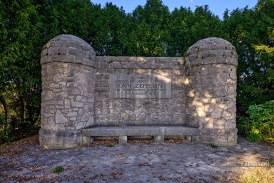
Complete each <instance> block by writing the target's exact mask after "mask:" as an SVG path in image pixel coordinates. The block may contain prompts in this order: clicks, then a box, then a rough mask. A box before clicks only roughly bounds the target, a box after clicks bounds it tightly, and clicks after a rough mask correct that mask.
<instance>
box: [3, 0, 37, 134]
mask: <svg viewBox="0 0 274 183" xmlns="http://www.w3.org/2000/svg"><path fill="white" fill-rule="evenodd" d="M0 7H1V8H0V15H1V16H0V17H1V22H0V29H1V30H0V42H1V43H0V49H1V52H0V57H1V60H0V65H1V68H0V86H1V91H0V96H1V103H2V105H3V106H4V108H5V115H6V117H5V120H7V118H8V116H7V115H8V114H10V116H9V118H11V121H12V123H11V128H12V129H15V128H16V127H18V125H20V124H23V123H24V122H25V121H26V120H28V122H30V123H32V124H33V123H34V122H35V121H36V120H37V118H38V116H39V109H40V97H39V94H40V64H39V57H40V54H39V52H40V48H39V47H37V42H38V41H37V40H39V37H40V28H41V22H40V21H39V16H38V13H37V7H36V6H34V5H33V4H32V2H31V1H30V0H20V1H19V0H9V1H7V0H3V1H1V2H0ZM11 93H12V95H10V94H11ZM8 101H9V102H8ZM18 104H19V105H18ZM5 124H7V121H6V123H5Z"/></svg>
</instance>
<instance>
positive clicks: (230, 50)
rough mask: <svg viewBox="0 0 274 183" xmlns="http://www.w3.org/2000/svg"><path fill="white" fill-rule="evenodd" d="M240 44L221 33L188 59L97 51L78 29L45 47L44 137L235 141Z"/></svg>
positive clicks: (64, 142) (60, 142)
mask: <svg viewBox="0 0 274 183" xmlns="http://www.w3.org/2000/svg"><path fill="white" fill-rule="evenodd" d="M237 64H238V63H237V53H236V50H235V47H234V46H233V45H232V44H231V43H229V42H228V41H226V40H224V39H221V38H207V39H203V40H200V41H198V42H197V43H195V44H194V45H192V46H191V47H190V48H189V49H188V51H187V52H186V54H185V57H121V56H118V57H113V56H96V53H95V51H94V50H93V48H92V47H91V46H90V45H89V44H87V43H86V42H85V41H83V40H82V39H80V38H78V37H76V36H73V35H59V36H57V37H55V38H53V39H51V40H50V41H49V42H48V43H47V44H46V45H45V46H44V47H43V50H42V53H41V66H42V103H41V130H40V136H39V137H40V143H41V145H42V146H43V147H45V148H69V147H75V146H77V145H82V144H89V143H91V142H92V139H93V137H96V136H119V139H120V142H121V143H125V142H126V140H127V136H154V137H155V140H156V141H158V142H162V141H163V140H164V137H165V136H186V137H187V138H188V139H191V140H192V141H198V142H202V143H210V144H216V145H224V146H230V145H235V144H236V143H237V128H236V82H237V77H236V68H237Z"/></svg>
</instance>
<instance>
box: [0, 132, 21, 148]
mask: <svg viewBox="0 0 274 183" xmlns="http://www.w3.org/2000/svg"><path fill="white" fill-rule="evenodd" d="M16 139H17V136H15V135H14V134H13V133H12V130H11V129H5V130H1V129H0V145H5V144H10V143H11V142H13V141H14V140H16Z"/></svg>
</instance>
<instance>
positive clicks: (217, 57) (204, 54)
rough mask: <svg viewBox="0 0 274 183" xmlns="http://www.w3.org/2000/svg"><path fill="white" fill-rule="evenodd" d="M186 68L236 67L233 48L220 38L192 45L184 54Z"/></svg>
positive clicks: (212, 38)
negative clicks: (208, 66)
mask: <svg viewBox="0 0 274 183" xmlns="http://www.w3.org/2000/svg"><path fill="white" fill-rule="evenodd" d="M185 57H186V66H187V67H191V66H197V65H205V64H229V65H235V66H237V65H238V56H237V53H236V49H235V47H234V46H233V45H232V44H231V43H230V42H228V41H227V40H224V39H222V38H216V37H211V38H206V39H202V40H200V41H198V42H196V43H195V44H193V45H192V46H191V47H190V48H189V49H188V50H187V52H186V53H185Z"/></svg>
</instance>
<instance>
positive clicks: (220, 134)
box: [186, 38, 238, 146]
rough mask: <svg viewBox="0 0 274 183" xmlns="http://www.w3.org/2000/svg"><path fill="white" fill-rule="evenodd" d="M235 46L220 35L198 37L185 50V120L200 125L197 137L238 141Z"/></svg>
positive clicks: (209, 140) (220, 141) (213, 141)
mask: <svg viewBox="0 0 274 183" xmlns="http://www.w3.org/2000/svg"><path fill="white" fill-rule="evenodd" d="M237 64H238V61H237V53H236V51H235V47H234V46H233V45H232V44H231V43H229V42H228V41H226V40H224V39H220V38H207V39H203V40H200V41H198V42H197V43H195V44H194V45H193V46H191V47H190V48H189V49H188V51H187V52H186V72H187V77H188V86H187V91H186V92H187V93H186V94H187V101H186V104H187V106H186V123H187V125H188V126H193V127H198V128H199V129H200V140H201V141H202V142H204V143H209V144H215V145H225V146H229V145H234V144H236V143H237V128H236V82H237V76H236V69H237Z"/></svg>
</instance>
